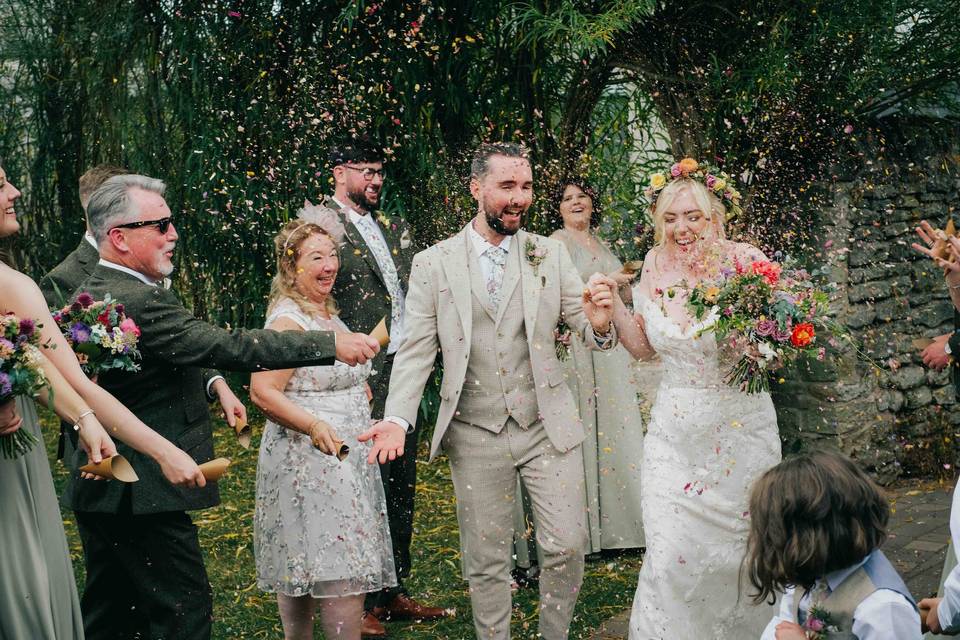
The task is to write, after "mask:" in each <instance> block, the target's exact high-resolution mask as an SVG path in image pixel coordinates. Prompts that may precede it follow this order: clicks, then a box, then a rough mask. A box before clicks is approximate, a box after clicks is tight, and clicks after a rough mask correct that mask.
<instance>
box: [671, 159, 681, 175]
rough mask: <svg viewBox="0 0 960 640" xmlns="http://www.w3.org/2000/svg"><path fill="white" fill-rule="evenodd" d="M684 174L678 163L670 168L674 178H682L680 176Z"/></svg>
mask: <svg viewBox="0 0 960 640" xmlns="http://www.w3.org/2000/svg"><path fill="white" fill-rule="evenodd" d="M681 173H683V169H681V168H680V163H679V162H676V163H674V165H673V166H672V167H670V175H672V176H673V177H674V178H678V177H680V174H681Z"/></svg>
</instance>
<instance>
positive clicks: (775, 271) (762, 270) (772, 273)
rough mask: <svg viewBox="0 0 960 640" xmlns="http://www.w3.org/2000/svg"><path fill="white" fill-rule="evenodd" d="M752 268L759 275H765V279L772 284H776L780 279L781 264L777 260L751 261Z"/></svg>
mask: <svg viewBox="0 0 960 640" xmlns="http://www.w3.org/2000/svg"><path fill="white" fill-rule="evenodd" d="M750 269H751V270H752V271H753V272H754V273H755V274H757V275H758V276H763V279H764V280H766V281H767V284H769V285H770V286H774V285H776V284H777V283H778V282H779V281H780V265H779V264H777V263H776V262H767V261H766V260H757V261H755V262H751V263H750Z"/></svg>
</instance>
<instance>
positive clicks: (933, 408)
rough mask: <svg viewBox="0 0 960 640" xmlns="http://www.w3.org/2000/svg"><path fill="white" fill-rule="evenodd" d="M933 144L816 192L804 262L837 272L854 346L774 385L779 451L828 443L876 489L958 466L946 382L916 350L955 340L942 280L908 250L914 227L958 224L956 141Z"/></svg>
mask: <svg viewBox="0 0 960 640" xmlns="http://www.w3.org/2000/svg"><path fill="white" fill-rule="evenodd" d="M933 137H934V136H930V135H927V136H925V137H924V136H922V135H921V136H915V137H914V138H913V139H912V140H911V141H910V144H904V145H903V148H900V149H898V155H897V157H896V158H895V159H886V160H874V161H873V162H864V161H858V162H852V163H851V165H853V166H855V167H856V168H855V169H852V170H847V171H844V172H841V175H839V176H838V177H837V178H836V179H835V180H834V181H833V182H832V183H831V184H830V185H829V186H824V187H823V193H822V194H821V198H820V201H822V202H825V203H826V206H825V207H824V208H823V209H822V210H821V211H819V212H818V216H819V217H818V220H819V222H818V229H817V233H815V234H814V237H815V238H816V240H815V241H814V242H815V243H816V244H817V245H818V246H814V247H812V250H813V255H812V256H811V257H813V259H814V260H815V261H819V262H823V260H824V259H825V258H829V259H830V260H831V262H832V263H833V264H834V265H835V266H834V269H833V279H834V280H835V281H836V283H837V284H838V285H839V292H838V293H839V295H838V299H837V302H836V303H835V304H836V306H837V309H838V311H839V319H840V320H841V321H843V322H845V323H846V325H847V326H848V327H849V328H850V329H851V330H852V333H853V335H854V338H855V343H856V344H857V347H856V348H854V347H852V346H849V345H847V346H843V345H841V346H840V347H839V348H838V349H836V350H833V351H834V353H833V354H832V355H833V357H832V358H828V360H827V361H825V362H822V363H820V362H810V363H804V364H803V365H801V366H800V368H801V369H802V371H801V372H794V373H793V374H791V375H787V376H784V378H785V379H786V380H787V381H786V382H785V383H782V384H777V383H774V387H775V392H774V400H775V402H776V405H777V413H778V417H779V421H780V428H781V434H782V436H783V438H784V441H785V448H786V450H797V449H800V448H802V447H804V445H806V444H809V443H811V442H812V441H822V440H832V441H834V443H835V444H837V445H839V447H840V448H841V449H842V450H844V451H845V452H847V453H849V454H850V455H852V456H853V457H854V458H856V459H858V460H859V461H860V462H861V463H862V464H864V465H865V466H866V467H867V468H869V469H871V470H872V471H874V472H875V473H876V475H877V477H878V478H879V479H880V480H881V481H883V482H889V481H891V480H893V479H895V478H897V477H900V476H917V475H923V476H936V475H938V474H939V475H948V474H949V475H952V473H953V471H952V465H953V463H954V461H955V460H957V449H956V448H955V445H954V442H955V438H954V431H955V430H956V429H958V427H957V426H956V425H958V424H960V411H956V410H954V404H955V399H954V393H953V387H952V386H951V384H950V379H949V373H948V372H947V371H943V372H934V371H931V370H928V369H926V368H925V367H924V366H923V363H922V361H921V359H920V356H919V351H918V349H916V347H914V345H913V344H912V342H913V340H914V339H916V338H918V337H921V336H929V337H933V336H936V335H940V334H943V333H947V332H949V331H952V330H953V307H952V305H951V303H950V300H949V297H948V295H947V289H946V286H945V285H944V281H943V276H942V273H941V272H940V270H939V269H937V268H935V267H934V265H933V263H932V262H931V261H930V260H929V259H927V258H925V257H923V256H921V255H920V254H918V253H917V252H916V251H914V250H913V249H912V248H911V246H910V244H911V243H912V242H913V241H914V240H916V236H915V234H914V228H915V227H916V226H917V224H918V223H919V222H920V220H923V219H926V220H929V221H930V222H931V224H933V225H934V226H936V227H941V228H942V227H943V225H944V224H945V223H946V220H947V218H948V217H949V216H950V215H951V214H953V215H954V217H955V222H956V223H957V224H958V225H960V208H958V207H960V194H958V192H960V171H958V162H960V155H958V153H960V144H958V141H960V138H958V137H957V136H953V135H951V136H948V140H952V142H938V143H933V142H930V139H931V138H933ZM942 139H943V138H942V137H941V140H942ZM917 140H926V142H921V143H918V142H917ZM887 144H888V145H889V144H890V143H887ZM864 157H871V156H870V154H869V153H867V154H866V155H865V156H864ZM874 157H875V156H874ZM858 350H860V351H861V353H858V352H857V351H858ZM797 373H799V374H800V375H797Z"/></svg>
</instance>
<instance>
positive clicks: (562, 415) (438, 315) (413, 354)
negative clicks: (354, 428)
mask: <svg viewBox="0 0 960 640" xmlns="http://www.w3.org/2000/svg"><path fill="white" fill-rule="evenodd" d="M469 224H472V222H471V223H468V225H469ZM467 229H468V227H464V228H463V230H461V231H460V233H458V234H457V235H455V236H453V237H452V238H448V239H447V240H444V241H442V242H439V243H437V244H435V245H434V246H432V247H430V248H429V249H426V250H425V251H422V252H420V253H418V254H417V255H416V256H415V257H414V259H413V265H412V267H411V271H410V291H409V294H408V295H407V304H406V313H407V316H406V318H405V322H406V323H407V325H406V330H407V338H406V340H405V341H404V343H403V345H402V346H401V347H400V350H399V351H398V352H397V356H396V359H395V361H394V364H393V374H392V375H391V377H390V391H389V394H388V396H387V405H386V411H385V415H388V416H389V415H392V416H398V417H400V418H403V419H404V420H407V421H408V422H409V423H410V424H415V422H416V417H417V407H418V406H419V404H420V396H421V395H422V393H423V388H424V385H425V384H426V381H427V377H428V376H429V375H430V372H431V370H432V369H433V363H434V359H435V357H436V353H437V350H438V349H439V350H440V352H441V354H442V357H443V380H442V382H441V385H440V410H439V415H438V418H437V424H436V427H435V428H434V432H433V442H432V443H431V447H430V457H431V459H433V458H434V457H436V455H437V453H438V452H439V450H440V442H441V440H442V439H443V435H444V433H445V432H446V430H447V427H448V426H449V424H450V420H451V419H452V418H453V417H454V413H455V412H456V410H457V406H458V404H459V400H460V396H461V393H462V391H463V387H464V382H465V380H466V373H467V368H468V360H469V357H470V351H471V345H472V342H471V341H473V340H478V339H482V338H480V337H478V336H476V335H474V333H473V331H472V313H473V303H472V300H471V295H472V293H471V282H470V266H469V260H468V244H467V243H469V242H470V239H469V236H468V235H467ZM513 242H514V244H513V245H512V246H511V249H510V251H511V253H512V252H514V251H519V252H522V254H523V255H522V258H523V259H522V260H521V264H520V283H519V287H520V288H521V292H522V294H523V305H522V313H523V323H524V330H525V336H524V337H525V340H522V341H518V344H516V345H514V346H513V349H515V350H517V351H520V352H525V353H526V354H527V356H528V357H529V359H530V365H531V369H532V372H533V379H534V387H535V392H536V400H537V405H538V410H539V414H540V418H541V419H542V421H543V426H544V429H545V430H546V433H547V436H548V437H549V439H550V442H551V444H553V446H554V447H555V448H556V449H557V450H558V451H568V450H570V449H572V448H573V447H575V446H577V445H578V444H580V442H581V441H582V440H583V438H584V432H583V425H582V423H581V422H580V416H579V413H578V411H577V405H576V403H575V402H574V399H573V395H572V393H571V392H570V388H569V387H568V385H567V384H566V379H565V374H564V367H563V364H562V363H561V362H560V361H559V360H558V359H557V353H556V349H555V346H554V329H555V328H556V326H557V322H558V321H559V320H560V314H561V312H562V313H563V315H564V318H565V321H566V322H567V324H568V325H569V326H570V327H571V328H572V329H575V330H579V332H580V334H581V335H582V337H583V341H584V344H585V345H586V346H587V348H590V349H593V348H596V341H595V337H594V333H593V328H592V327H591V325H590V323H589V321H588V320H587V318H586V316H585V315H584V313H583V306H582V295H583V281H582V280H581V279H580V275H579V274H578V273H577V270H576V268H575V267H574V266H573V262H572V261H571V260H570V255H569V254H568V253H567V249H566V247H565V246H564V245H563V243H562V242H559V241H557V240H551V239H550V238H545V237H543V236H538V235H534V234H531V233H527V232H525V231H522V230H521V231H519V232H518V233H517V234H516V235H515V236H514V241H513ZM528 242H529V243H531V244H532V245H535V246H539V247H541V248H543V249H544V250H545V251H546V255H545V256H544V257H543V259H542V261H541V262H540V264H539V265H537V266H536V267H535V266H534V265H533V264H531V262H530V260H529V259H528V257H527V253H528V251H527V244H528ZM615 342H616V336H614V340H613V343H612V344H615ZM612 344H611V346H612ZM489 391H490V393H502V390H500V389H490V390H489Z"/></svg>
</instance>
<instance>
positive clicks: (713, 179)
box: [643, 158, 743, 220]
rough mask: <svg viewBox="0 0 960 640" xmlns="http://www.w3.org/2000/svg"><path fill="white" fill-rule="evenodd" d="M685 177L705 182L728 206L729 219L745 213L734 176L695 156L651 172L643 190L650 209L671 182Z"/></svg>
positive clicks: (655, 204) (708, 188)
mask: <svg viewBox="0 0 960 640" xmlns="http://www.w3.org/2000/svg"><path fill="white" fill-rule="evenodd" d="M683 178H688V179H690V180H696V181H697V182H701V183H703V185H704V186H705V187H706V188H707V190H708V191H710V192H711V193H712V194H713V195H715V196H717V198H719V199H720V202H722V203H723V204H724V206H726V208H727V220H729V219H731V218H734V217H736V216H739V215H740V214H741V213H743V209H742V208H741V207H740V199H741V196H740V192H739V191H737V188H736V183H735V182H734V180H733V178H732V177H730V175H729V174H728V173H726V172H723V171H720V170H718V169H716V168H714V167H711V166H709V165H702V164H700V163H699V162H697V161H696V160H694V159H693V158H684V159H683V160H681V161H680V162H675V163H674V164H673V166H671V167H670V169H669V170H668V171H658V172H656V173H652V174H650V183H649V184H648V185H647V188H646V189H644V191H643V193H644V195H645V196H646V197H647V200H649V201H650V209H651V210H652V209H653V208H654V207H656V206H657V198H658V197H660V192H661V191H663V188H664V187H665V186H667V184H668V183H669V182H671V181H673V180H680V179H683Z"/></svg>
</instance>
